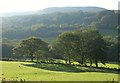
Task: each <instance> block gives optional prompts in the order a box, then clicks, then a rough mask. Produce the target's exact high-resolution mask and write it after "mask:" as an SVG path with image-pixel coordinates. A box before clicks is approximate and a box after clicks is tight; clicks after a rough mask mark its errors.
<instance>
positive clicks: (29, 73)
mask: <svg viewBox="0 0 120 83" xmlns="http://www.w3.org/2000/svg"><path fill="white" fill-rule="evenodd" d="M0 63H2V69H3V71H2V74H4V75H3V77H4V78H5V79H6V80H9V79H10V80H16V79H17V80H20V79H25V80H39V81H40V80H45V81H48V80H49V81H55V80H56V81H107V80H109V81H111V80H113V79H114V80H118V74H115V73H105V72H104V73H103V72H88V71H87V72H63V71H51V70H47V69H44V66H45V65H43V66H42V67H41V68H38V67H32V66H26V65H32V64H33V63H28V62H5V61H4V62H0ZM23 64H24V65H23ZM19 66H20V67H19ZM49 66H51V65H49ZM109 66H111V67H115V66H116V65H114V64H111V65H110V64H109ZM53 67H57V66H53ZM68 68H69V67H68ZM53 69H54V68H53ZM83 69H84V67H83Z"/></svg>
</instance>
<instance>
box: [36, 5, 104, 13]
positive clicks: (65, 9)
mask: <svg viewBox="0 0 120 83" xmlns="http://www.w3.org/2000/svg"><path fill="white" fill-rule="evenodd" d="M104 10H106V9H104V8H100V7H50V8H46V9H43V10H40V11H39V12H38V13H37V14H49V13H55V12H59V13H67V12H77V11H82V12H101V11H104Z"/></svg>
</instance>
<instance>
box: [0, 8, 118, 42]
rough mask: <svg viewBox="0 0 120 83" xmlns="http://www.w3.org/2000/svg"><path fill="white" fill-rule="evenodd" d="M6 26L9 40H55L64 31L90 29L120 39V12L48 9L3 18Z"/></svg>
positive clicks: (4, 35) (4, 36) (5, 34)
mask: <svg viewBox="0 0 120 83" xmlns="http://www.w3.org/2000/svg"><path fill="white" fill-rule="evenodd" d="M40 13H42V14H40ZM2 25H3V27H2V28H3V31H2V36H3V38H8V39H24V38H27V37H29V36H37V37H41V38H43V39H47V40H53V39H55V38H56V37H57V36H58V35H59V34H60V33H62V32H64V31H72V30H76V29H80V28H84V27H90V26H95V27H96V28H97V29H98V30H100V32H101V33H102V34H103V35H112V36H117V28H116V27H117V13H115V12H114V11H112V10H106V9H103V8H97V7H64V8H47V9H44V10H41V11H38V12H37V13H35V14H27V15H20V16H11V17H3V18H2Z"/></svg>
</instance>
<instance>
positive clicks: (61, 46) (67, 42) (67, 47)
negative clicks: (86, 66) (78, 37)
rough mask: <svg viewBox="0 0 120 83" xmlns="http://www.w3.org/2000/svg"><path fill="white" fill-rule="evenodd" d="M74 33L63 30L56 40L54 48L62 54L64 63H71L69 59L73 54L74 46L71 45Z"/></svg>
mask: <svg viewBox="0 0 120 83" xmlns="http://www.w3.org/2000/svg"><path fill="white" fill-rule="evenodd" d="M73 40H74V35H73V33H72V32H64V33H62V34H60V35H59V36H58V38H57V41H56V48H57V49H58V50H59V52H61V54H64V56H63V58H64V59H65V61H66V63H67V61H68V63H69V64H71V59H72V58H73V55H74V50H73V49H74V46H73Z"/></svg>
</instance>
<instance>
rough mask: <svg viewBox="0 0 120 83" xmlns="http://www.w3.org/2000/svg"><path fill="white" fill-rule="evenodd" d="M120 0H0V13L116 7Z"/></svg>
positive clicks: (111, 8)
mask: <svg viewBox="0 0 120 83" xmlns="http://www.w3.org/2000/svg"><path fill="white" fill-rule="evenodd" d="M119 1H120V0H0V13H8V12H25V11H38V10H41V9H44V8H48V7H71V6H72V7H74V6H77V7H80V6H82V7H84V6H96V7H102V8H106V9H110V10H113V9H114V10H116V9H118V2H119Z"/></svg>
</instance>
